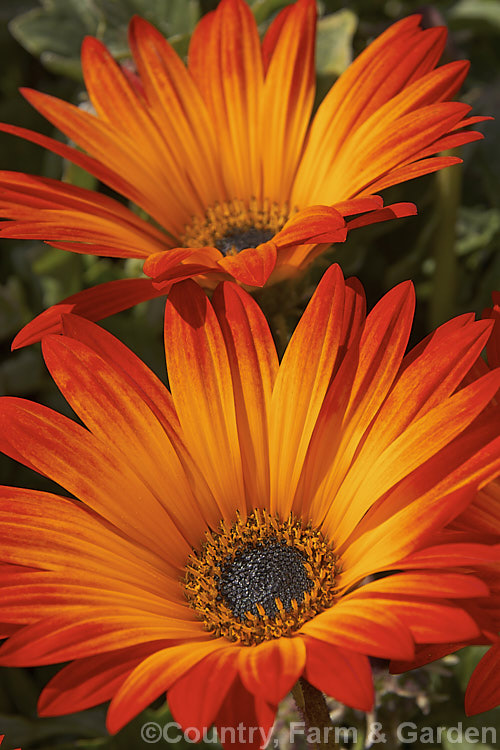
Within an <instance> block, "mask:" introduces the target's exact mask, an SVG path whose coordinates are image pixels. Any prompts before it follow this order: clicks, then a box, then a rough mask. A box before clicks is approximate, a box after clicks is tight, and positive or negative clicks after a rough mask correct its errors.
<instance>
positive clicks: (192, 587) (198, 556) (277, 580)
mask: <svg viewBox="0 0 500 750" xmlns="http://www.w3.org/2000/svg"><path fill="white" fill-rule="evenodd" d="M338 573H339V566H338V561H337V557H336V555H335V553H334V551H333V545H332V543H331V542H328V541H327V540H326V539H324V538H323V536H322V535H321V534H320V532H319V531H316V530H315V529H313V528H312V527H311V525H308V526H306V527H303V526H302V524H301V523H300V521H298V520H296V519H294V518H293V516H291V515H290V516H289V517H288V519H287V520H286V521H281V520H279V519H278V518H277V517H275V516H271V515H270V514H269V513H267V511H265V510H255V511H254V512H253V513H252V514H251V515H249V516H248V517H247V519H246V520H242V519H241V517H240V516H239V515H238V517H237V520H236V522H235V523H234V524H233V526H231V527H228V525H227V524H224V523H223V522H221V527H220V532H218V533H211V532H207V534H206V541H205V542H204V543H203V545H202V548H201V550H200V551H199V552H197V551H193V553H192V554H191V555H190V556H189V558H188V561H187V564H186V575H185V578H184V581H183V583H184V586H185V591H186V596H187V599H188V602H189V605H190V606H191V607H192V608H193V609H194V610H195V611H196V612H197V614H198V615H199V617H200V619H201V620H202V621H203V624H204V627H205V629H206V630H207V631H208V632H210V633H212V634H213V636H214V637H220V636H224V637H226V638H227V639H228V640H230V641H233V642H239V643H242V644H245V645H252V644H256V643H261V642H262V641H265V640H269V639H271V638H280V637H282V636H289V635H291V634H292V633H293V632H295V631H296V630H298V629H299V628H300V627H302V625H303V624H304V623H305V622H307V621H308V620H310V619H312V618H313V617H315V616H316V615H317V614H319V613H320V612H323V611H324V610H325V609H328V608H329V607H331V606H332V605H333V604H334V602H335V596H336V576H337V575H338Z"/></svg>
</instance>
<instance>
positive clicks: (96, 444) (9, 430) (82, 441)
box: [0, 396, 189, 566]
mask: <svg viewBox="0 0 500 750" xmlns="http://www.w3.org/2000/svg"><path fill="white" fill-rule="evenodd" d="M0 424H1V425H2V429H1V430H0V446H1V449H2V450H3V451H4V452H5V453H6V454H7V455H12V456H13V457H14V458H15V459H16V460H21V461H22V462H23V463H25V464H27V465H28V466H29V467H31V468H35V470H36V471H38V472H40V473H41V474H43V475H45V476H48V477H50V478H51V479H52V480H53V481H55V482H57V483H58V484H61V486H63V487H65V488H66V489H67V490H68V491H69V492H71V493H72V494H74V495H75V496H76V497H78V498H80V499H82V500H83V502H85V503H86V504H87V505H88V506H89V507H91V508H93V509H94V510H95V511H96V512H97V513H99V514H100V515H102V516H103V517H104V518H107V519H108V520H109V521H111V523H114V524H115V525H116V526H117V527H118V528H119V529H121V530H122V531H124V532H125V533H127V534H129V536H130V537H131V538H132V539H135V540H136V541H137V542H139V544H142V545H147V546H149V547H150V548H151V549H153V550H156V549H163V550H164V551H165V556H166V557H167V559H170V563H171V564H173V565H174V566H175V565H178V564H179V561H180V559H181V557H182V555H183V554H184V559H185V558H186V557H187V555H188V554H189V545H188V544H187V542H186V541H185V540H184V539H182V537H181V536H180V534H179V533H178V532H177V530H176V529H175V527H174V526H173V524H172V523H171V522H170V519H169V517H168V515H167V514H166V512H165V510H164V508H163V507H162V505H161V504H160V503H159V501H158V499H157V498H156V497H155V496H154V494H153V493H152V492H151V490H150V489H149V488H148V486H147V485H146V484H145V483H144V482H143V481H142V480H141V479H140V478H139V477H138V476H137V475H136V474H135V473H134V472H133V471H132V469H131V468H130V467H129V466H128V465H127V463H126V461H125V460H124V458H123V457H122V456H121V455H120V453H119V451H118V450H117V449H116V448H115V447H114V445H113V444H112V443H111V444H110V443H106V444H104V443H102V441H101V440H99V439H98V438H96V437H95V436H94V435H91V434H90V433H89V432H88V431H87V430H85V429H84V428H83V427H80V425H78V424H76V423H75V422H72V421H71V420H70V419H68V418H67V417H63V416H61V415H60V414H58V413H57V412H54V411H52V410H51V409H47V407H44V406H40V405H38V404H35V403H32V402H29V401H24V400H23V399H15V398H10V397H7V396H5V397H4V398H3V399H1V400H0ZM7 435H8V439H7ZM96 477H98V479H99V481H98V482H96V481H95V478H96ZM137 498H140V499H141V512H140V513H138V512H137V505H136V503H137ZM167 529H168V533H172V546H171V547H170V545H168V546H167V547H166V546H165V533H167ZM174 550H176V551H175V552H173V551H174ZM172 552H173V556H170V555H171V553H172Z"/></svg>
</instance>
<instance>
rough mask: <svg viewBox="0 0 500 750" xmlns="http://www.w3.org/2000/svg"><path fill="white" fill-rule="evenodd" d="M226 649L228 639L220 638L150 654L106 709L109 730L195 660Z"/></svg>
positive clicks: (113, 731)
mask: <svg viewBox="0 0 500 750" xmlns="http://www.w3.org/2000/svg"><path fill="white" fill-rule="evenodd" d="M200 632H201V628H200ZM181 637H182V636H181ZM225 648H227V641H225V640H223V639H218V640H207V641H202V642H196V641H192V642H191V643H181V644H180V645H174V646H170V647H169V648H164V649H161V650H159V651H157V652H156V653H153V654H151V656H149V657H147V658H146V659H144V660H143V661H142V662H141V663H140V664H139V665H138V666H137V667H136V668H135V669H134V670H133V671H132V672H131V674H129V676H128V677H127V679H126V680H125V681H124V682H123V683H122V685H121V687H120V688H119V689H118V691H117V692H116V693H115V696H114V698H113V700H112V701H111V704H110V706H109V710H108V716H107V721H106V726H107V728H108V731H109V732H110V733H111V734H116V732H118V731H119V730H120V729H121V728H122V727H124V726H125V724H127V723H128V722H129V721H130V720H131V719H133V718H134V717H135V716H137V714H138V713H140V712H141V711H143V710H144V709H145V708H146V707H147V706H149V704H150V703H151V702H152V701H154V700H155V699H156V698H158V697H159V696H160V695H161V694H162V693H164V692H166V691H167V690H168V689H169V688H170V686H171V685H173V683H174V682H175V681H176V680H178V679H179V678H181V677H182V676H183V675H185V674H186V673H187V672H188V671H189V670H190V669H191V668H192V667H194V666H196V664H197V663H198V662H200V661H201V660H202V659H204V658H205V657H206V656H208V655H209V654H212V653H214V652H216V651H217V650H220V649H225Z"/></svg>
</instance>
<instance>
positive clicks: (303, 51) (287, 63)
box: [260, 0, 316, 203]
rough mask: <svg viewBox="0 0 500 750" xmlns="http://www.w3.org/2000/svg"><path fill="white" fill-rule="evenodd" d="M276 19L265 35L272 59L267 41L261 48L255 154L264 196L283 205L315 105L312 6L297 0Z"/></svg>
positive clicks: (314, 13)
mask: <svg viewBox="0 0 500 750" xmlns="http://www.w3.org/2000/svg"><path fill="white" fill-rule="evenodd" d="M280 15H281V16H282V18H280V19H279V20H278V21H275V22H274V24H273V26H274V28H273V29H272V30H271V32H270V34H271V36H272V47H273V49H272V55H268V52H269V46H270V45H269V38H268V42H267V43H266V42H265V45H266V57H268V60H267V63H268V64H267V66H266V68H267V72H266V77H265V84H264V91H263V100H262V110H261V112H262V114H261V138H260V148H261V154H262V168H263V194H264V195H268V196H272V197H273V199H274V200H276V201H277V202H278V203H283V202H285V201H288V200H289V198H290V186H291V185H292V182H293V178H294V175H295V172H296V170H297V164H298V161H299V159H300V156H301V154H302V149H303V144H304V139H305V136H306V132H307V127H308V124H309V118H310V116H311V111H312V105H313V101H314V91H315V82H316V81H315V71H314V49H315V30H316V3H315V2H313V0H300V1H299V2H297V3H295V4H294V5H292V6H290V11H289V12H287V13H286V14H283V13H282V14H280ZM278 24H279V32H278ZM277 32H278V33H277ZM268 35H269V32H268ZM277 92H279V95H277Z"/></svg>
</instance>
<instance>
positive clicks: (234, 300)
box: [212, 283, 278, 511]
mask: <svg viewBox="0 0 500 750" xmlns="http://www.w3.org/2000/svg"><path fill="white" fill-rule="evenodd" d="M212 303H213V306H214V310H215V313H216V315H217V318H218V320H219V324H220V326H221V331H222V335H223V336H224V340H225V342H226V349H227V353H228V356H229V363H230V366H231V372H232V377H233V388H234V392H235V396H236V398H235V404H236V416H237V422H238V436H239V442H240V446H241V453H242V460H243V470H244V472H245V480H244V481H245V485H246V486H247V487H248V495H249V497H250V498H259V500H258V502H259V503H262V506H263V507H269V436H268V414H269V408H270V403H271V395H272V390H273V386H274V381H275V378H276V374H277V372H278V356H277V354H276V347H275V345H274V341H273V338H272V336H271V332H270V330H269V326H268V324H267V321H266V319H265V318H264V316H263V314H262V312H261V310H260V308H259V306H258V305H257V304H256V302H254V300H253V298H252V297H250V296H249V295H248V294H246V293H245V292H244V291H243V290H242V289H241V288H240V287H238V286H236V285H234V284H229V283H224V284H221V285H220V286H219V287H217V289H216V290H215V292H214V295H213V298H212ZM255 507H256V505H255V500H254V502H253V504H252V507H251V508H250V507H249V511H250V510H253V509H254V508H255Z"/></svg>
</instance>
